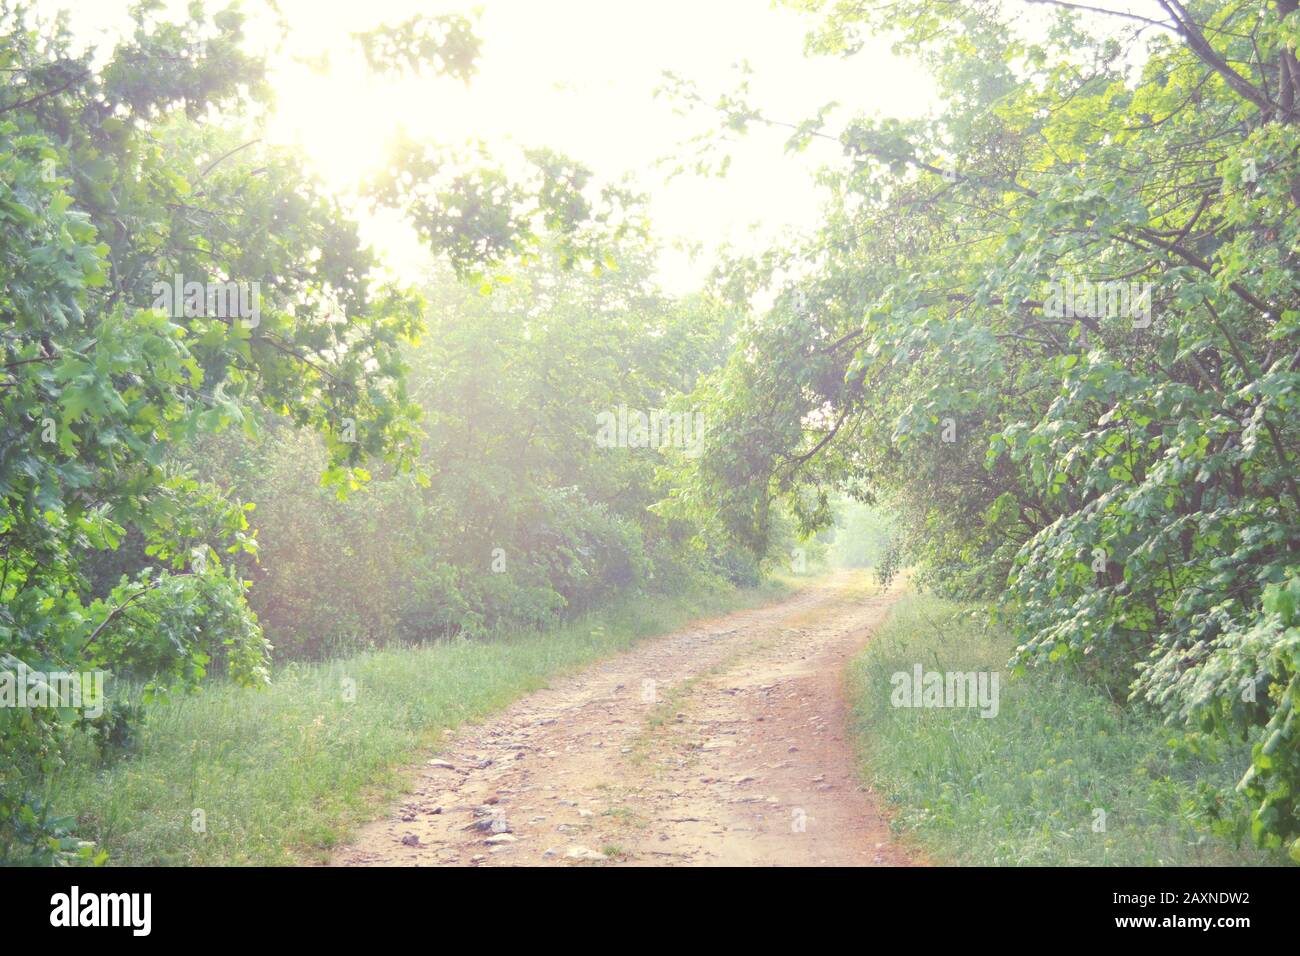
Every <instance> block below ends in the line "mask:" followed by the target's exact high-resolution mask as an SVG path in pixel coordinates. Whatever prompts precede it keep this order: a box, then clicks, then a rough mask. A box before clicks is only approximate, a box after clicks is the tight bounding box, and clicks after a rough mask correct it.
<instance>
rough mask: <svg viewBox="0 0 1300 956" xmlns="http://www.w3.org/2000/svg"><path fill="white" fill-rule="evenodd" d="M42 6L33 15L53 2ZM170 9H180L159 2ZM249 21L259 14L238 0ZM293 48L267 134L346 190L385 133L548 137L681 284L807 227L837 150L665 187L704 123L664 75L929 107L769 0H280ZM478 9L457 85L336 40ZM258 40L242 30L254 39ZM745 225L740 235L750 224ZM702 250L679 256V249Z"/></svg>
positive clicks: (281, 61) (817, 97) (100, 11)
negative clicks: (607, 188) (715, 255)
mask: <svg viewBox="0 0 1300 956" xmlns="http://www.w3.org/2000/svg"><path fill="white" fill-rule="evenodd" d="M62 5H63V4H62V3H60V2H59V0H49V2H44V3H42V7H45V8H48V7H50V6H62ZM127 6H128V3H127V0H103V2H101V3H98V4H94V5H86V4H77V5H75V6H74V14H73V26H74V29H75V30H76V32H77V33H78V34H79V35H82V36H86V37H88V38H90V37H93V36H95V35H96V34H97V33H98V32H99V31H100V30H104V29H107V30H109V31H112V30H114V29H121V25H123V24H124V23H125V22H126V20H125V10H126V8H127ZM169 6H176V7H178V8H183V6H184V4H183V3H177V4H169ZM245 6H246V9H248V11H249V12H250V13H251V12H253V11H254V10H255V9H256V7H257V6H258V5H257V4H256V3H248V4H246V5H245ZM280 6H281V9H282V12H283V16H284V18H285V20H287V22H288V23H289V24H290V26H291V32H290V36H289V41H288V42H289V46H288V48H287V49H286V50H284V52H283V55H281V56H279V57H277V58H275V59H273V61H272V66H273V77H272V83H273V86H274V88H275V90H276V94H277V97H278V104H279V105H278V111H277V114H276V116H275V118H274V120H273V121H272V124H271V135H272V138H273V139H275V140H277V141H279V142H282V143H287V144H293V145H296V146H299V147H300V148H301V149H302V150H303V152H304V153H305V155H307V156H308V157H309V159H310V161H311V162H312V163H313V164H314V165H315V166H316V168H317V169H318V170H319V172H320V174H321V175H322V177H324V179H325V180H326V181H327V182H328V183H330V184H331V185H332V186H333V187H334V188H335V189H336V190H338V191H339V192H341V193H345V192H347V191H348V189H349V188H350V187H351V186H352V185H354V184H355V183H356V182H357V181H358V180H359V179H360V178H361V177H363V176H364V175H365V174H366V173H367V172H370V171H372V170H374V169H375V168H377V167H378V166H379V165H380V164H381V163H382V161H383V157H384V143H385V140H386V138H387V137H388V135H389V134H390V133H391V132H392V131H393V130H395V129H396V128H397V127H399V126H403V125H404V126H405V127H406V128H407V130H408V132H410V133H412V134H414V135H417V136H427V137H429V138H431V139H433V140H436V141H439V142H442V143H447V144H457V143H463V142H465V141H467V140H471V139H479V140H482V141H484V142H486V143H487V144H488V146H489V148H491V147H492V146H493V145H494V144H504V143H513V144H514V145H515V146H517V147H534V146H549V147H551V148H553V149H556V150H558V151H560V152H564V153H567V154H569V155H571V156H572V157H573V158H575V159H577V160H579V161H581V162H583V163H585V164H586V165H588V166H589V167H591V168H592V169H594V170H595V171H596V172H597V173H598V174H599V175H600V176H601V177H604V178H608V179H611V180H616V179H619V178H621V177H622V176H623V175H624V174H627V173H630V174H632V175H633V176H634V177H635V182H636V183H637V184H638V185H639V186H640V187H641V188H642V189H643V191H646V192H648V193H650V194H651V196H652V203H651V207H650V213H651V218H652V222H653V225H654V228H655V231H656V233H657V235H658V236H659V237H660V238H661V239H662V240H664V242H665V245H666V247H668V248H667V251H666V253H665V256H664V258H663V260H662V262H661V266H660V273H661V279H662V281H663V283H664V285H665V286H666V287H667V288H668V289H669V290H671V291H676V292H680V291H685V290H687V289H689V288H691V287H693V286H695V285H697V284H698V282H699V280H700V279H701V278H702V277H703V275H704V274H705V273H707V271H708V269H709V267H710V265H711V262H712V258H711V256H710V255H709V253H710V252H711V251H712V250H714V249H716V248H717V247H718V246H719V245H721V244H723V243H730V244H732V245H733V246H734V247H736V248H739V249H744V250H748V249H758V248H762V247H764V246H768V245H771V244H772V243H773V242H779V241H780V240H781V239H782V238H783V237H784V236H787V235H789V234H790V233H791V232H792V231H797V230H805V229H811V228H812V227H813V226H814V224H815V222H816V217H817V209H818V194H817V191H816V188H815V186H814V185H813V183H812V179H811V176H810V173H811V171H812V170H813V169H814V168H815V167H816V166H817V165H819V164H821V163H824V162H827V161H831V160H833V159H834V158H835V149H834V147H833V145H832V144H825V147H824V148H823V147H819V146H816V145H814V147H813V148H811V149H810V150H809V152H808V153H805V154H803V155H800V156H797V157H791V156H786V155H784V153H783V149H782V142H783V140H784V136H783V135H781V134H780V133H777V132H775V131H772V132H765V133H757V132H756V133H751V135H750V136H749V137H748V138H747V139H746V140H744V141H742V142H741V143H739V144H738V145H737V147H736V148H735V149H734V150H733V156H734V159H733V163H732V167H731V171H730V173H729V176H728V177H727V178H726V179H725V180H717V179H708V180H702V179H699V178H697V177H694V176H683V177H679V178H677V179H675V180H673V181H671V182H669V183H665V176H666V171H665V170H664V169H660V168H657V167H656V160H658V159H659V158H661V157H663V156H665V155H666V154H669V153H671V152H672V151H673V149H674V147H675V146H676V145H677V144H678V143H681V142H683V141H684V140H686V139H687V138H688V137H689V136H691V135H692V134H693V133H695V132H697V131H698V130H699V129H700V128H701V126H700V122H701V120H700V119H698V118H697V119H687V118H683V117H679V116H677V115H675V114H674V112H673V109H672V106H671V104H670V103H669V102H668V101H667V100H665V99H664V98H659V99H656V98H654V96H653V93H654V90H655V89H656V87H658V86H660V85H661V83H662V82H663V80H662V73H663V71H664V70H672V71H675V72H677V73H679V74H680V75H682V76H684V77H686V78H688V79H690V80H693V81H695V83H696V84H697V85H698V87H699V88H700V90H701V91H702V92H704V93H705V94H706V95H709V96H712V95H714V94H716V93H718V92H722V91H724V90H728V89H730V88H732V86H733V85H734V82H735V73H734V70H733V64H735V63H736V62H738V61H740V60H742V59H743V60H748V62H749V63H750V65H751V66H752V68H753V71H754V75H753V76H752V77H751V80H750V82H751V87H752V90H753V94H754V101H755V102H757V103H759V104H760V105H762V106H763V108H764V109H766V110H767V111H768V112H769V114H770V115H772V116H774V117H780V118H782V119H787V120H793V121H798V120H801V119H804V118H806V117H807V116H808V115H810V114H812V113H813V111H814V110H815V109H816V108H817V107H818V106H820V105H821V104H823V103H825V102H828V101H831V100H835V101H837V102H839V103H841V104H843V107H844V109H845V114H844V115H847V114H848V113H849V112H859V111H861V112H865V113H868V114H880V115H889V116H909V115H916V114H918V113H921V112H924V111H925V110H927V109H928V108H930V106H931V105H933V103H932V97H933V94H932V87H931V84H930V82H929V79H928V78H927V77H926V76H925V74H924V73H923V72H922V71H921V70H920V69H919V68H918V67H917V66H916V65H915V64H913V63H911V62H909V61H906V60H902V59H899V58H897V57H895V56H893V55H892V54H891V53H890V52H889V49H888V43H886V42H884V41H881V42H879V43H877V44H875V45H874V46H873V47H869V48H868V49H867V50H866V51H864V52H863V53H861V54H859V55H858V56H856V57H853V58H850V59H848V60H840V59H830V58H823V57H818V58H805V57H804V55H803V38H804V34H805V32H806V29H807V24H808V21H807V20H806V18H805V17H804V16H803V15H801V14H798V13H796V12H793V11H790V10H788V9H785V8H774V7H773V6H771V5H770V4H769V2H768V0H656V2H654V3H646V2H644V0H478V2H477V3H457V2H450V3H436V2H430V0H364V2H358V0H280ZM475 8H477V9H478V10H479V11H480V14H479V16H478V20H477V23H478V25H477V27H476V32H477V34H478V35H479V36H480V37H481V39H482V40H483V56H482V59H481V60H480V63H479V72H478V75H477V76H476V77H475V78H474V79H473V81H472V83H471V85H470V87H469V88H468V89H466V88H465V87H463V86H462V85H461V84H459V83H457V82H455V81H452V80H441V79H434V78H424V79H420V78H410V79H407V80H401V81H393V80H388V79H380V78H372V77H370V76H368V75H367V74H366V72H365V70H364V66H363V65H362V63H361V61H360V58H359V56H356V55H349V53H348V50H349V48H350V44H349V40H348V35H349V34H350V33H351V32H353V31H358V30H363V29H367V28H371V27H373V26H375V25H377V24H379V23H382V22H389V23H396V22H399V21H401V20H403V19H406V18H407V17H409V16H411V15H412V14H415V13H425V14H430V13H437V12H449V11H457V12H462V13H472V11H473V10H474V9H475ZM254 39H256V37H255V35H254ZM326 50H328V51H330V53H331V65H330V69H329V71H328V72H327V73H325V74H324V75H320V74H318V73H315V72H313V71H312V70H310V69H309V68H308V67H307V66H305V65H303V64H302V63H300V62H295V57H317V56H319V55H320V53H321V52H323V51H326ZM366 226H367V238H368V239H369V240H370V241H371V242H373V243H374V244H375V245H376V246H378V247H379V248H380V249H381V251H383V252H384V253H385V254H386V255H387V256H388V258H389V259H390V261H391V262H393V263H394V264H395V265H397V266H398V267H399V268H400V267H402V266H403V265H405V264H408V263H409V264H410V265H412V266H413V265H415V258H414V257H415V255H416V252H415V250H416V248H417V247H416V246H415V245H414V243H413V242H412V241H411V240H410V239H409V237H407V236H405V235H404V233H403V230H400V229H398V228H395V227H394V225H393V223H391V222H383V221H369V222H367V224H366ZM751 227H753V228H751ZM677 241H681V242H685V243H690V244H699V245H700V246H702V247H703V249H704V250H705V255H704V256H702V257H699V258H697V259H695V260H694V261H692V259H691V258H690V257H689V256H687V255H686V254H685V253H682V252H676V251H673V249H672V246H673V244H674V243H675V242H677Z"/></svg>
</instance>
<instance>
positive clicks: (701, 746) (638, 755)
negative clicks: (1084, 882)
mask: <svg viewBox="0 0 1300 956" xmlns="http://www.w3.org/2000/svg"><path fill="white" fill-rule="evenodd" d="M898 596H899V594H898V593H896V592H891V593H886V594H876V593H874V591H873V589H872V588H871V587H870V585H869V583H868V576H867V575H866V574H865V573H863V572H839V573H836V574H835V575H832V576H831V577H828V578H826V579H824V580H822V581H820V582H817V583H815V584H813V585H812V586H810V587H809V588H807V589H806V590H803V591H801V592H799V593H798V594H796V595H795V596H793V597H791V598H789V599H787V600H785V601H782V602H780V603H777V604H773V605H769V606H767V607H763V608H758V609H754V610H748V611H740V612H737V613H734V614H730V615H727V616H725V617H721V618H716V619H713V620H708V621H700V622H696V623H695V624H693V625H691V626H690V627H688V628H686V629H684V630H681V631H678V632H675V633H672V634H668V635H664V636H663V637H658V638H648V639H646V640H645V641H644V642H643V643H641V644H639V645H638V646H637V647H636V648H634V649H632V650H631V651H628V652H626V653H623V654H621V655H619V656H617V657H614V658H611V659H609V660H606V661H603V662H601V663H598V664H595V665H592V666H590V667H588V668H585V669H583V670H582V671H580V672H578V673H576V674H573V675H570V676H566V677H563V678H560V679H558V680H556V681H555V682H554V683H553V684H552V686H550V687H549V688H547V689H545V690H541V691H538V692H536V693H533V694H530V695H528V696H527V697H524V698H521V699H520V700H518V701H516V702H515V703H514V704H513V705H511V706H510V707H509V708H507V709H506V710H504V711H502V712H500V713H499V714H497V715H495V716H493V717H491V718H489V719H488V720H487V721H485V722H483V723H481V724H477V725H472V726H468V727H464V728H461V729H460V730H459V731H457V732H456V733H455V734H454V735H452V736H451V737H450V738H449V739H448V745H447V747H446V748H445V750H444V752H443V753H442V755H441V757H440V759H438V760H432V761H429V762H428V764H427V765H423V766H421V767H419V768H418V770H417V771H416V773H415V782H414V788H413V791H412V793H411V794H410V795H409V797H408V799H407V800H406V801H405V802H403V803H402V804H401V805H400V806H399V807H397V808H396V810H395V811H394V812H393V813H390V814H389V815H388V816H387V817H386V818H384V819H381V820H377V821H375V822H374V823H371V824H369V825H367V826H366V827H364V828H363V829H362V830H361V831H360V832H359V833H358V834H356V836H355V838H354V840H353V842H352V843H350V844H349V845H347V846H344V847H342V848H341V849H340V850H339V851H338V852H337V853H336V854H335V856H334V859H333V861H332V862H333V863H334V864H335V865H345V866H356V865H363V866H364V865H384V866H393V865H411V866H438V865H483V866H486V865H575V864H583V863H587V864H588V865H591V864H592V863H596V864H604V865H611V864H618V863H626V864H635V865H657V864H676V865H682V864H714V865H774V864H775V865H809V866H823V865H861V866H873V865H874V866H881V865H906V864H909V863H911V862H914V861H913V860H912V858H911V857H910V856H909V855H908V854H907V853H906V852H904V851H903V850H902V849H901V848H900V847H898V846H897V845H895V844H894V843H893V842H892V841H891V839H890V835H889V829H888V826H887V824H886V822H885V820H884V818H883V816H882V815H881V812H880V810H879V807H878V805H877V803H876V801H875V799H874V798H873V797H872V796H871V794H869V793H868V792H866V791H864V790H863V788H862V787H861V785H860V784H859V780H858V776H857V771H856V762H855V757H854V753H853V746H852V741H851V737H850V733H849V720H850V717H851V708H850V704H849V702H848V700H847V699H846V688H845V677H844V669H845V664H846V662H847V661H848V659H849V658H850V657H851V656H852V655H853V653H854V652H855V651H857V650H858V649H859V648H860V647H861V646H862V645H863V643H864V642H865V641H866V640H867V639H868V638H869V637H870V635H871V633H872V632H873V631H874V629H875V628H876V627H877V626H878V625H879V624H880V622H881V621H882V620H883V619H884V617H885V615H886V614H887V613H888V610H889V606H890V605H891V604H892V603H893V601H894V600H896V599H897V597H898Z"/></svg>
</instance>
